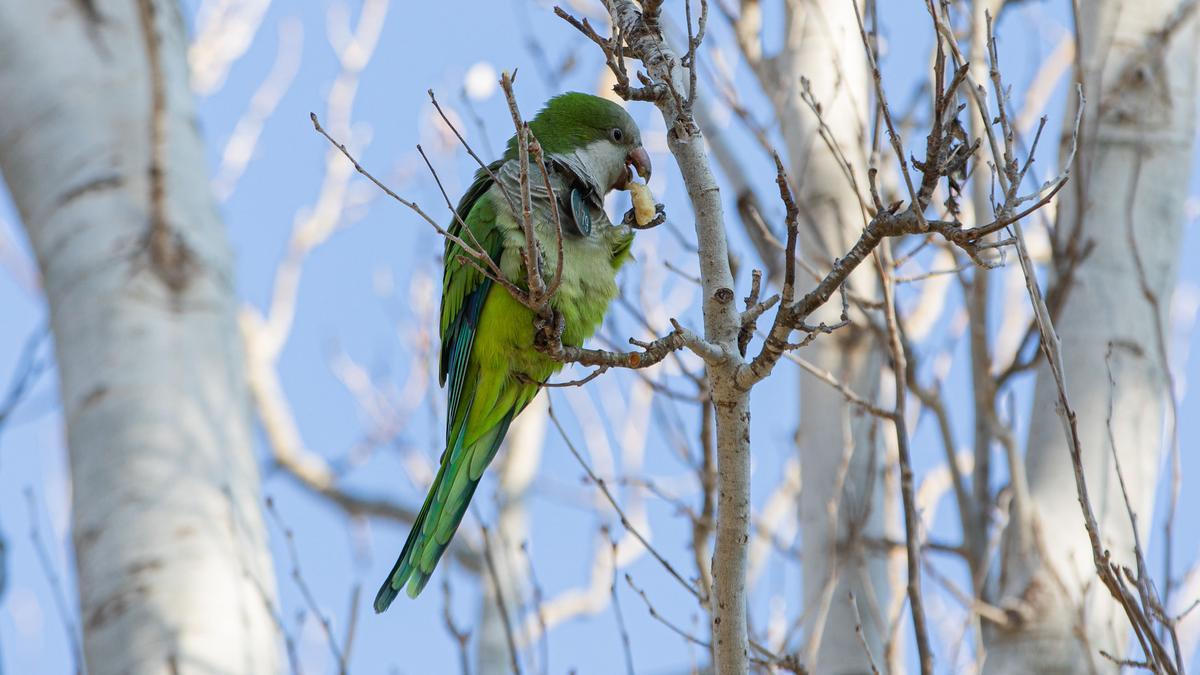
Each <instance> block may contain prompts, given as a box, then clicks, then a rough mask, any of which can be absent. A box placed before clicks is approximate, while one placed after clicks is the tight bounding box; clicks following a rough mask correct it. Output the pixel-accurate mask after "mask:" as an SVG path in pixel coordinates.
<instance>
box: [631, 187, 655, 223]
mask: <svg viewBox="0 0 1200 675" xmlns="http://www.w3.org/2000/svg"><path fill="white" fill-rule="evenodd" d="M629 196H630V197H633V217H634V219H635V220H636V221H637V224H638V225H639V226H642V225H646V224H648V223H650V221H652V220H654V216H655V215H657V214H656V212H655V210H654V195H653V194H651V193H650V188H649V187H647V186H646V185H644V184H642V183H630V184H629Z"/></svg>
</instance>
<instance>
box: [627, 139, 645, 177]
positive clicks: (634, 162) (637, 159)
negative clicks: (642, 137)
mask: <svg viewBox="0 0 1200 675" xmlns="http://www.w3.org/2000/svg"><path fill="white" fill-rule="evenodd" d="M627 161H628V162H629V164H630V165H631V166H632V167H633V168H634V170H636V171H637V175H639V176H641V177H642V180H644V181H646V182H649V181H650V153H648V152H646V148H643V147H642V146H640V145H639V146H637V147H636V148H634V149H633V150H631V151H630V152H629V157H628V159H627Z"/></svg>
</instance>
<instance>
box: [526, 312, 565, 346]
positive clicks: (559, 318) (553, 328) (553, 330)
mask: <svg viewBox="0 0 1200 675" xmlns="http://www.w3.org/2000/svg"><path fill="white" fill-rule="evenodd" d="M550 312H551V314H550V319H549V320H547V319H542V318H540V317H539V318H536V319H534V323H533V327H534V333H533V346H534V347H535V348H537V349H538V350H541V351H544V350H546V349H547V348H549V347H552V346H554V345H561V344H562V334H563V331H564V330H566V328H567V320H566V319H565V318H563V315H562V312H560V311H558V310H557V309H554V308H551V309H550Z"/></svg>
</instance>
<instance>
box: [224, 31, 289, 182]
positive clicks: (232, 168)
mask: <svg viewBox="0 0 1200 675" xmlns="http://www.w3.org/2000/svg"><path fill="white" fill-rule="evenodd" d="M303 44H304V27H303V25H302V24H301V23H300V21H299V20H298V19H295V18H292V19H286V20H284V21H282V22H281V23H280V24H279V48H278V50H277V51H276V53H275V64H274V65H273V66H271V72H270V73H268V74H267V77H266V79H264V80H263V81H262V84H260V85H259V87H258V90H257V91H255V92H254V96H253V97H252V98H251V99H250V106H249V107H248V108H247V109H246V112H245V114H243V115H242V118H241V119H239V120H238V123H237V126H235V127H234V128H233V133H232V134H230V136H229V140H228V141H227V142H226V143H225V148H224V150H222V151H221V165H220V166H219V167H217V175H216V177H215V178H213V194H214V195H215V196H216V198H217V201H221V202H223V201H225V200H226V199H228V198H229V196H230V195H231V194H233V190H234V188H236V187H237V183H238V180H239V179H240V178H241V177H242V173H243V172H244V171H245V170H246V166H247V165H248V164H249V163H250V158H251V157H253V156H254V150H255V149H256V148H257V147H258V139H259V137H260V136H261V135H262V130H263V126H264V125H265V124H266V121H267V119H269V118H270V117H271V114H272V113H274V112H275V108H276V106H278V105H279V100H280V99H281V98H283V95H284V94H285V93H287V90H288V87H290V86H291V84H292V80H293V79H295V77H296V71H297V70H298V69H299V66H300V49H301V47H302V46H303Z"/></svg>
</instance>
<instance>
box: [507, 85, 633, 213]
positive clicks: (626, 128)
mask: <svg viewBox="0 0 1200 675" xmlns="http://www.w3.org/2000/svg"><path fill="white" fill-rule="evenodd" d="M529 128H530V129H531V130H532V131H533V135H534V136H535V137H536V138H537V139H538V142H539V143H541V144H542V149H543V150H544V151H545V152H546V154H547V155H548V156H549V157H551V158H553V157H554V156H555V155H558V156H567V155H574V158H575V159H576V160H577V162H578V163H580V164H582V168H583V169H584V170H585V171H586V172H587V174H588V175H587V176H581V178H586V179H588V180H589V182H591V183H592V184H593V185H595V186H596V187H598V188H599V189H600V190H601V191H602V192H603V193H607V192H608V191H609V190H613V189H616V188H623V187H625V186H626V185H628V184H629V182H630V181H631V180H632V179H633V172H635V171H636V172H637V174H638V175H639V176H641V177H642V180H647V181H648V180H649V179H650V155H649V154H647V153H646V149H645V148H643V147H642V133H641V132H640V131H638V128H637V125H636V124H634V122H633V118H632V117H630V116H629V113H627V112H625V109H624V108H622V107H621V106H620V105H618V104H616V103H614V102H612V101H610V100H608V99H605V98H600V97H599V96H592V95H591V94H582V93H579V92H567V93H565V94H560V95H558V96H555V97H554V98H552V99H550V100H549V101H547V102H546V107H545V108H542V110H541V112H539V113H538V114H537V116H536V117H534V118H533V120H531V121H530V122H529ZM516 148H517V140H516V137H514V138H513V139H511V140H510V141H509V144H508V150H509V153H510V154H511V155H512V156H514V157H515V156H516ZM600 196H603V194H601V195H600Z"/></svg>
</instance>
